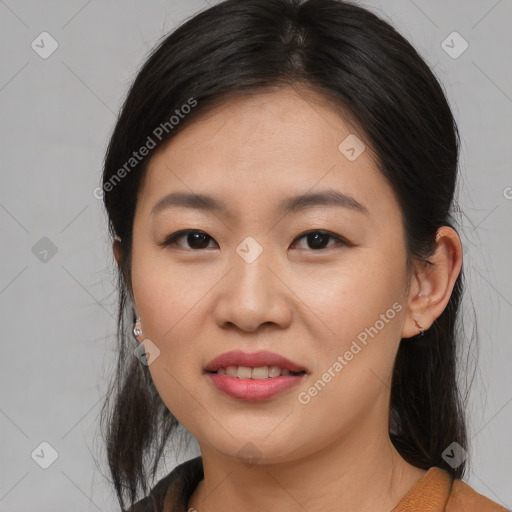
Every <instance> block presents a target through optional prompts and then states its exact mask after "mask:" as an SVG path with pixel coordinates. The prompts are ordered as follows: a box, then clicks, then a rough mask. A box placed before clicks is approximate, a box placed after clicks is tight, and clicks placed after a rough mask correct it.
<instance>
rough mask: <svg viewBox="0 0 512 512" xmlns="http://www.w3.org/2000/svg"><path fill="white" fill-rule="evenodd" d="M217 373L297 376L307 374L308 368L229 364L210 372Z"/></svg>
mask: <svg viewBox="0 0 512 512" xmlns="http://www.w3.org/2000/svg"><path fill="white" fill-rule="evenodd" d="M208 373H213V374H217V375H227V376H228V377H234V378H238V379H255V380H263V379H275V378H276V377H282V376H289V375H292V376H297V375H304V374H306V373H307V372H306V370H301V371H298V372H294V371H292V370H289V369H288V368H280V367H279V366H257V367H255V368H251V367H250V366H235V365H231V366H227V367H220V368H219V369H218V370H216V371H214V372H208Z"/></svg>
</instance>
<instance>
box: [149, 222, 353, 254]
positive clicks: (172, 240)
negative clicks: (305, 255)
mask: <svg viewBox="0 0 512 512" xmlns="http://www.w3.org/2000/svg"><path fill="white" fill-rule="evenodd" d="M189 233H199V234H202V235H206V236H207V237H208V238H209V239H210V240H213V241H214V242H215V243H217V242H216V241H215V239H214V238H213V237H212V236H211V235H209V234H208V233H206V231H202V230H200V229H182V230H179V231H176V232H175V233H172V234H171V235H169V236H168V237H166V238H165V239H164V240H163V242H159V243H158V245H159V246H161V247H168V246H171V245H177V244H176V240H178V239H179V238H181V237H183V236H185V235H188V234H189ZM311 233H322V234H323V235H328V236H329V237H330V238H332V239H333V240H335V241H337V243H336V244H334V245H331V246H330V247H326V248H324V249H317V250H315V249H302V250H306V251H307V252H323V251H328V250H329V249H331V248H332V247H334V246H336V245H345V246H347V247H352V246H354V244H353V243H352V242H350V241H349V240H347V239H346V238H344V237H342V236H341V235H337V234H336V233H333V232H331V231H328V230H326V229H320V228H317V229H309V230H307V231H304V232H302V233H300V234H299V235H297V236H296V237H295V238H294V239H293V241H292V245H293V244H294V243H296V242H297V241H298V240H300V239H302V238H304V237H306V236H308V235H309V234H311ZM217 245H218V244H217ZM178 247H179V246H178ZM184 250H187V251H188V250H190V251H193V252H198V251H200V250H204V249H184Z"/></svg>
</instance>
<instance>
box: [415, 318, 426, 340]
mask: <svg viewBox="0 0 512 512" xmlns="http://www.w3.org/2000/svg"><path fill="white" fill-rule="evenodd" d="M414 323H415V324H416V327H417V328H418V329H419V330H420V332H419V333H418V334H419V335H420V336H423V335H424V334H425V330H424V329H423V327H421V325H420V324H419V323H418V321H417V320H414Z"/></svg>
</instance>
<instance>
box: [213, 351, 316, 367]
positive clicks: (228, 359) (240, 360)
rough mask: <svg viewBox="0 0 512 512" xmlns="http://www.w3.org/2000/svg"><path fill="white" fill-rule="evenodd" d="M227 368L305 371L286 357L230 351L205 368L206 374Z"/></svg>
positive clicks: (273, 354)
mask: <svg viewBox="0 0 512 512" xmlns="http://www.w3.org/2000/svg"><path fill="white" fill-rule="evenodd" d="M228 366H248V367H249V368H257V367H259V366H278V367H279V368H286V369H288V370H290V371H292V372H302V371H304V372H305V371H306V369H305V368H304V367H302V366H301V365H299V364H297V363H294V362H293V361H290V360H289V359H287V358H286V357H284V356H282V355H280V354H276V353H275V352H269V351H267V350H262V351H259V352H243V351H241V350H231V351H230V352H224V354H220V355H219V356H217V357H215V358H214V359H212V360H211V361H210V362H209V363H208V364H207V366H206V368H205V370H206V371H207V372H216V371H217V370H218V369H219V368H227V367H228Z"/></svg>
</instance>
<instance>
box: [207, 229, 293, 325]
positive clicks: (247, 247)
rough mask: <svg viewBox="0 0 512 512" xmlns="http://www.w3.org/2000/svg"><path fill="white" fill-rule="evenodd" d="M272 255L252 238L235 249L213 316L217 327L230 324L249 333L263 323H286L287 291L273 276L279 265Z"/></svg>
mask: <svg viewBox="0 0 512 512" xmlns="http://www.w3.org/2000/svg"><path fill="white" fill-rule="evenodd" d="M273 256H274V255H273V252H272V250H270V249H269V248H264V247H263V246H262V244H260V243H259V242H258V241H257V240H256V239H255V238H253V237H247V238H245V239H244V240H243V241H242V242H241V243H240V244H239V245H238V246H237V247H236V250H235V254H233V257H232V263H231V265H230V266H231V271H230V272H229V273H228V275H227V276H226V281H225V283H224V285H223V286H222V287H221V288H220V289H219V296H218V297H217V300H216V301H215V311H214V316H215V318H216V321H217V322H218V323H219V324H223V323H227V322H230V323H233V324H236V325H237V326H238V327H239V328H241V329H244V330H251V331H252V330H256V329H257V328H258V326H259V325H260V324H263V323H268V322H273V323H276V324H279V325H280V326H283V325H284V324H286V323H288V322H289V319H290V310H289V306H288V300H287V297H286V290H287V288H286V287H285V286H284V285H283V284H282V283H280V281H279V280H278V279H277V278H276V276H275V275H274V273H278V271H277V270H276V269H277V268H278V264H277V259H276V258H275V257H273ZM271 269H273V271H272V270H271Z"/></svg>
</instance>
